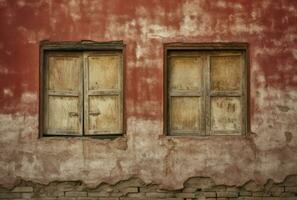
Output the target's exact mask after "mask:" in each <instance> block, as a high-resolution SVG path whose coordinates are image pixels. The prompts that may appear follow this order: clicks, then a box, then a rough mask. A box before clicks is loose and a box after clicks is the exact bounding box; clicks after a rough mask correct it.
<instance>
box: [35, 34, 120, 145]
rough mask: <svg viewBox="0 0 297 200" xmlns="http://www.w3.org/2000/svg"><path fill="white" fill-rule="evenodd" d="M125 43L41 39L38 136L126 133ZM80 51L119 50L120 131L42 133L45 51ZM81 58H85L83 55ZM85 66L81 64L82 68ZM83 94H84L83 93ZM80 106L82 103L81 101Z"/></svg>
mask: <svg viewBox="0 0 297 200" xmlns="http://www.w3.org/2000/svg"><path fill="white" fill-rule="evenodd" d="M125 47H126V46H125V44H124V43H123V41H112V42H95V41H89V40H86V41H84V40H82V41H79V42H72V41H67V42H51V41H47V40H46V41H41V42H40V45H39V119H38V121H39V126H38V129H39V138H48V137H58V138H61V137H79V138H98V139H114V138H117V137H120V136H123V135H124V134H125V133H126V121H125V63H126V60H125V55H126V52H125ZM82 51H88V52H92V53H94V52H103V51H104V52H107V51H110V52H113V51H120V52H121V57H122V63H121V77H120V79H121V80H120V81H122V87H121V95H120V101H121V102H122V106H121V109H120V115H121V123H122V124H121V127H122V131H121V132H117V133H108V134H100V135H86V134H82V135H62V134H61V135H60V134H56V135H46V134H45V133H44V127H45V125H44V120H45V114H44V111H45V94H46V91H45V90H46V89H45V86H46V84H45V81H46V77H47V75H46V74H45V73H46V69H45V68H46V59H45V56H46V54H47V53H49V52H50V53H51V52H55V53H57V52H82ZM83 59H85V57H84V55H83ZM84 67H85V66H83V68H84ZM82 81H83V82H85V80H84V78H83V79H82ZM82 93H85V90H83V91H82ZM83 95H85V94H83ZM80 106H82V107H84V106H85V105H83V103H81V105H80ZM84 121H85V119H84V118H83V119H82V123H84ZM82 132H83V133H84V132H85V130H84V129H83V130H82Z"/></svg>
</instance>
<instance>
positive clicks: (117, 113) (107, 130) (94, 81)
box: [84, 51, 123, 135]
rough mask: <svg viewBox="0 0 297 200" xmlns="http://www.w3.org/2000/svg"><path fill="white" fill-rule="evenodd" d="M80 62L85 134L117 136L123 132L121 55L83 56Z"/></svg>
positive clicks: (98, 53) (99, 53)
mask: <svg viewBox="0 0 297 200" xmlns="http://www.w3.org/2000/svg"><path fill="white" fill-rule="evenodd" d="M84 60H85V64H84V70H85V73H84V76H85V82H84V92H85V99H84V112H85V113H84V114H85V117H84V129H85V134H86V135H108V134H121V133H122V132H123V123H122V121H123V119H122V118H123V114H122V113H123V112H122V110H123V94H122V87H123V83H122V82H123V80H122V73H123V69H122V66H123V63H122V55H121V52H115V51H112V52H103V51H102V52H85V54H84Z"/></svg>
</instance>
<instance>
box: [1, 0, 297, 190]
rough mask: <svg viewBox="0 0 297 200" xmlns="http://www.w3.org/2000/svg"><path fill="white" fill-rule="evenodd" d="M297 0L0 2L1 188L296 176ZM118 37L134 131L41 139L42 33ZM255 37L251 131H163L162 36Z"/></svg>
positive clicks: (59, 37)
mask: <svg viewBox="0 0 297 200" xmlns="http://www.w3.org/2000/svg"><path fill="white" fill-rule="evenodd" d="M296 21H297V1H294V0H280V1H275V0H262V1H250V0H218V1H209V0H196V1H195V0H191V1H190V0H188V1H187V0H172V1H171V0H170V1H165V0H158V1H157V0H150V1H146V0H125V1H121V0H110V1H103V0H102V1H100V0H98V1H95V0H94V1H92V0H64V1H55V0H40V1H31V0H30V1H24V0H16V1H9V0H0V27H1V30H0V113H1V114H0V184H1V185H4V186H6V187H9V186H13V185H15V184H16V183H17V181H18V180H20V179H23V180H27V181H33V182H39V183H42V184H47V183H50V182H52V181H65V180H67V181H76V180H81V181H83V182H84V184H86V185H88V186H92V187H94V186H96V185H98V184H100V183H101V182H107V183H110V184H113V183H116V182H118V181H120V180H123V179H128V178H130V177H139V178H141V179H142V180H143V181H144V182H145V183H153V184H158V185H159V186H160V187H162V188H166V189H179V188H181V187H183V183H184V182H185V181H186V180H187V179H188V178H189V177H193V176H203V177H211V178H212V179H213V181H214V182H215V183H216V184H226V185H242V184H244V183H245V182H247V181H249V180H254V181H256V183H259V184H264V183H265V182H266V181H267V180H268V179H273V180H274V181H276V182H279V181H282V180H283V179H284V178H285V177H286V176H287V175H290V174H297V164H296V163H297V156H296V154H297V122H296V119H297V104H296V102H297V92H296V91H297V67H296V66H297V50H296V44H297V27H296ZM45 39H48V40H52V41H69V40H70V41H80V40H83V39H85V40H96V41H111V40H123V41H124V43H125V44H126V45H127V48H126V50H127V55H126V69H125V70H126V77H127V78H126V87H125V98H126V124H127V133H126V135H125V136H124V137H121V138H118V139H116V140H113V141H110V140H95V139H80V138H68V139H65V138H42V139H38V96H39V92H38V86H39V81H38V80H39V75H38V70H39V64H38V62H39V55H38V50H39V49H38V45H39V41H41V40H45ZM169 42H248V43H249V44H250V103H249V111H250V126H251V134H250V135H249V136H248V137H209V138H195V137H166V136H164V133H163V121H162V119H163V113H162V110H163V109H162V108H163V99H164V97H163V80H162V77H163V43H169Z"/></svg>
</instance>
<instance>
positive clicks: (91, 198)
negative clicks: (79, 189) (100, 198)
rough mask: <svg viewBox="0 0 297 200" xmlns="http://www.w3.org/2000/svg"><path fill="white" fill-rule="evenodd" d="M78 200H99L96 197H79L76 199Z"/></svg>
mask: <svg viewBox="0 0 297 200" xmlns="http://www.w3.org/2000/svg"><path fill="white" fill-rule="evenodd" d="M57 200H59V199H57ZM76 200H97V198H96V197H78V198H76Z"/></svg>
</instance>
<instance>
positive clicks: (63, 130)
mask: <svg viewBox="0 0 297 200" xmlns="http://www.w3.org/2000/svg"><path fill="white" fill-rule="evenodd" d="M82 69H83V65H82V56H81V54H79V53H66V52H64V53H61V52H58V53H49V54H47V56H46V81H45V87H46V88H45V90H46V92H45V93H46V95H45V134H47V135H82V114H83V113H82V98H83V97H82Z"/></svg>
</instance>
